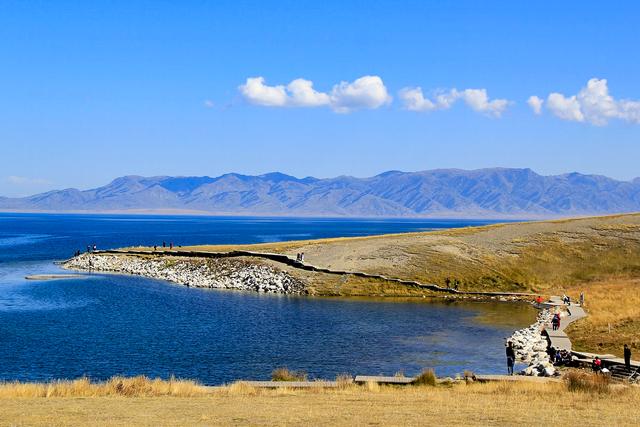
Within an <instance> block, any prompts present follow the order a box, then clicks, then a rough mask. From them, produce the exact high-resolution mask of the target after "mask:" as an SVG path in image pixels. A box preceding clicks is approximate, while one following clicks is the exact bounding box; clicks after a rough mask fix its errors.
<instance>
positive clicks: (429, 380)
mask: <svg viewBox="0 0 640 427" xmlns="http://www.w3.org/2000/svg"><path fill="white" fill-rule="evenodd" d="M413 384H416V385H429V386H435V385H436V374H435V372H433V369H425V370H424V371H422V373H421V374H420V375H418V376H417V377H416V379H415V380H414V381H413Z"/></svg>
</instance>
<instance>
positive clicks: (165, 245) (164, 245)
mask: <svg viewBox="0 0 640 427" xmlns="http://www.w3.org/2000/svg"><path fill="white" fill-rule="evenodd" d="M162 247H163V248H166V247H167V242H165V241H164V240H163V241H162Z"/></svg>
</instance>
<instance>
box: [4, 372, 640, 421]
mask: <svg viewBox="0 0 640 427" xmlns="http://www.w3.org/2000/svg"><path fill="white" fill-rule="evenodd" d="M127 381H129V383H128V384H127V385H125V386H122V387H121V388H120V389H119V390H118V388H117V384H118V382H127ZM76 383H77V384H74V383H61V384H58V385H57V390H56V386H49V387H47V385H25V384H20V385H15V384H5V385H0V414H1V415H2V416H1V417H0V424H2V425H47V426H63V425H88V426H92V425H114V426H115V425H118V426H129V425H149V426H163V425H194V426H198V425H203V426H204V425H261V426H272V425H398V426H399V425H445V426H448V425H523V426H529V425H530V426H534V425H566V424H578V423H579V424H580V425H582V426H601V425H612V426H613V425H616V426H627V425H628V426H633V425H638V424H640V388H637V387H611V388H610V391H608V392H604V393H597V392H588V391H574V392H571V391H568V388H567V385H565V384H564V383H562V382H552V383H524V382H519V383H504V382H502V383H486V384H479V383H473V384H465V383H464V382H462V383H460V384H455V385H452V386H451V385H450V386H443V385H439V386H435V387H433V386H405V387H391V386H378V385H376V384H368V385H364V386H356V385H352V384H345V385H344V386H343V387H342V388H339V389H311V390H292V389H278V390H263V389H256V388H253V387H251V386H248V385H245V384H243V383H236V384H233V385H230V386H226V387H221V388H217V389H215V390H206V389H204V388H202V387H200V386H197V385H195V384H193V383H191V382H187V383H185V384H183V385H179V382H174V383H173V385H172V386H170V385H168V384H166V383H162V382H159V381H155V384H149V383H153V381H149V380H144V379H140V378H138V379H135V378H134V379H129V380H126V379H124V380H123V379H115V380H112V381H111V384H110V385H93V384H90V383H87V382H86V381H84V380H79V381H77V382H76ZM48 388H49V389H50V392H51V393H52V394H51V395H50V396H49V397H43V396H46V394H45V395H43V394H42V393H43V392H44V391H46V390H47V389H48Z"/></svg>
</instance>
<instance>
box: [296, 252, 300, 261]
mask: <svg viewBox="0 0 640 427" xmlns="http://www.w3.org/2000/svg"><path fill="white" fill-rule="evenodd" d="M296 262H300V252H298V253H297V254H296Z"/></svg>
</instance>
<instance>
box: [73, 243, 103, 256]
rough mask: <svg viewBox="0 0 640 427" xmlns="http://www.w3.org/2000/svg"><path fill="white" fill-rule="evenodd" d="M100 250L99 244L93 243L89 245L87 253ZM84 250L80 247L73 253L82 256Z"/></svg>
mask: <svg viewBox="0 0 640 427" xmlns="http://www.w3.org/2000/svg"><path fill="white" fill-rule="evenodd" d="M97 250H98V245H96V244H95V243H94V244H93V245H87V253H88V254H90V253H91V252H95V251H97ZM81 253H82V252H81V251H80V249H78V250H77V251H75V252H74V253H73V256H80V254H81Z"/></svg>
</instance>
